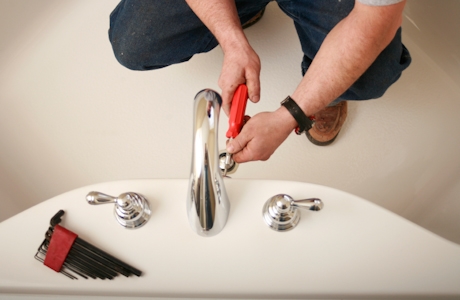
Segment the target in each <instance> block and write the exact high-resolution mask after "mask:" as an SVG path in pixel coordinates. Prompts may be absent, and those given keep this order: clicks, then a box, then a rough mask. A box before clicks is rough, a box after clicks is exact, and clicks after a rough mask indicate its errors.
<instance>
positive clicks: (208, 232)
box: [187, 89, 230, 236]
mask: <svg viewBox="0 0 460 300" xmlns="http://www.w3.org/2000/svg"><path fill="white" fill-rule="evenodd" d="M221 104H222V99H221V97H220V95H219V94H218V93H216V92H215V91H213V90H209V89H205V90H202V91H201V92H199V93H198V94H197V95H196V96H195V105H194V120H193V148H192V168H191V175H190V181H189V188H188V196H187V214H188V220H189V223H190V226H191V227H192V229H193V230H194V231H195V232H196V233H198V234H199V235H201V236H213V235H216V234H218V233H219V232H220V231H222V229H223V228H224V227H225V224H226V223H227V218H228V214H229V211H230V202H229V200H228V197H227V192H226V190H225V186H224V181H223V178H222V174H221V170H220V168H219V151H218V139H217V134H218V124H219V113H220V106H221Z"/></svg>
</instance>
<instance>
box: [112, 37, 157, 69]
mask: <svg viewBox="0 0 460 300" xmlns="http://www.w3.org/2000/svg"><path fill="white" fill-rule="evenodd" d="M110 42H111V44H112V50H113V53H114V55H115V58H116V59H117V61H118V62H119V63H120V64H121V65H122V66H124V67H126V68H128V69H130V70H135V71H143V70H152V69H158V68H161V67H164V66H165V64H158V62H155V59H154V58H155V53H153V52H150V51H147V50H146V49H145V47H143V46H137V45H136V43H126V42H125V43H123V42H119V40H117V39H112V38H111V39H110Z"/></svg>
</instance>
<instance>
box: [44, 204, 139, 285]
mask: <svg viewBox="0 0 460 300" xmlns="http://www.w3.org/2000/svg"><path fill="white" fill-rule="evenodd" d="M64 214H65V212H64V211H63V210H60V211H59V212H57V213H56V214H55V215H54V216H53V217H52V218H51V221H50V227H49V228H48V230H47V231H46V233H45V239H44V240H43V242H42V243H41V245H40V247H39V248H38V251H37V253H36V254H35V259H37V260H38V261H40V262H42V263H43V264H45V265H46V266H48V267H49V268H51V269H53V270H55V271H56V272H60V273H62V274H64V275H65V276H67V277H69V278H70V279H78V277H77V275H79V276H81V277H83V278H85V279H88V278H93V279H97V278H100V279H109V280H110V279H113V278H114V277H116V276H118V274H122V275H124V276H126V277H129V276H131V275H132V274H134V275H136V276H141V274H142V272H141V271H139V270H138V269H136V268H134V267H132V266H130V265H128V264H127V263H125V262H123V261H121V260H119V259H118V258H116V257H113V256H112V255H110V254H108V253H106V252H105V251H103V250H101V249H99V248H97V247H95V246H93V245H91V244H90V243H88V242H86V241H85V240H83V239H81V238H79V237H78V235H76V234H75V233H73V232H71V231H69V230H67V229H65V228H64V227H62V226H60V225H59V223H60V222H61V217H62V216H63V215H64Z"/></svg>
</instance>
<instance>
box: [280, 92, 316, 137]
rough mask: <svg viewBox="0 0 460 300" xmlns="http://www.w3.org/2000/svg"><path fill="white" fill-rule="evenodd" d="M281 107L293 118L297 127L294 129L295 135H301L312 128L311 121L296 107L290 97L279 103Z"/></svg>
mask: <svg viewBox="0 0 460 300" xmlns="http://www.w3.org/2000/svg"><path fill="white" fill-rule="evenodd" d="M281 105H282V106H284V107H286V109H287V110H288V111H289V113H290V114H291V115H292V116H293V117H294V119H295V120H296V122H297V124H298V125H299V127H297V128H296V130H295V133H297V134H302V133H303V132H304V131H308V130H310V129H311V127H312V126H313V121H312V120H310V118H309V117H307V116H306V115H305V113H304V112H303V110H302V109H301V108H300V107H299V106H298V105H297V103H296V102H295V101H294V100H293V99H292V98H291V97H290V96H287V97H286V99H284V100H283V101H281Z"/></svg>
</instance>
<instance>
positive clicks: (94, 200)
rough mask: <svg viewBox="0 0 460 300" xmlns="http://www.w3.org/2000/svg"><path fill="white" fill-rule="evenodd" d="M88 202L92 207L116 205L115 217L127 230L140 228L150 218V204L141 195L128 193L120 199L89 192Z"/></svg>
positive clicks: (121, 195)
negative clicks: (108, 204)
mask: <svg viewBox="0 0 460 300" xmlns="http://www.w3.org/2000/svg"><path fill="white" fill-rule="evenodd" d="M86 201H87V202H88V203H89V204H91V205H99V204H107V203H114V204H115V206H114V210H113V212H114V215H115V219H116V220H117V221H118V223H119V224H120V225H121V226H123V227H126V228H130V229H133V228H139V227H141V226H143V225H144V224H145V223H147V221H148V220H149V218H150V215H151V210H150V206H149V202H148V201H147V199H146V198H145V197H144V196H142V195H141V194H137V193H133V192H128V193H123V194H120V195H119V196H118V197H114V196H110V195H107V194H104V193H101V192H95V191H93V192H89V193H88V195H86Z"/></svg>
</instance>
